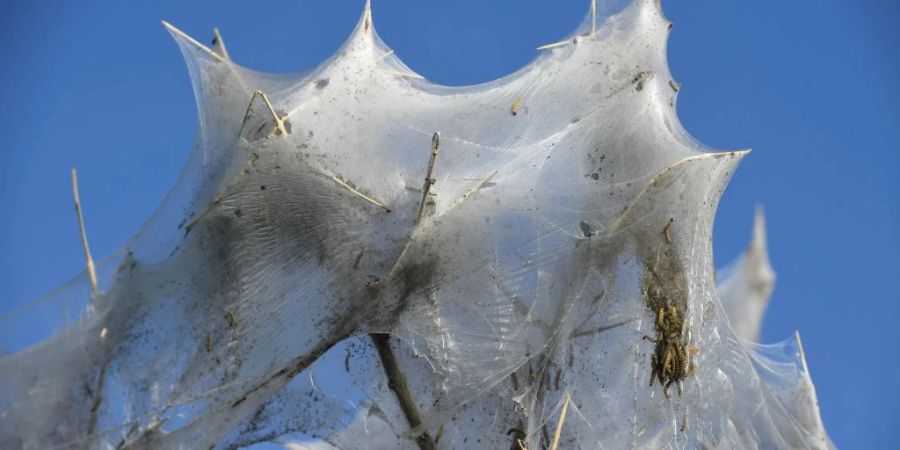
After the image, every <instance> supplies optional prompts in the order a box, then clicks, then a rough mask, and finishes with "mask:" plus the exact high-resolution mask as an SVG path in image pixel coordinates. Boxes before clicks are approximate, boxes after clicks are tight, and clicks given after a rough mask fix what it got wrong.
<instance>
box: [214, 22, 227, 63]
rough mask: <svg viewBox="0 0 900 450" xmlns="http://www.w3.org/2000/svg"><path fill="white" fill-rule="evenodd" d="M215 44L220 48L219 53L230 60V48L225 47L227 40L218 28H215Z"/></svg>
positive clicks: (217, 48)
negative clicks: (224, 39) (223, 38)
mask: <svg viewBox="0 0 900 450" xmlns="http://www.w3.org/2000/svg"><path fill="white" fill-rule="evenodd" d="M213 45H214V46H215V47H216V50H218V53H219V54H220V55H222V57H223V58H225V59H228V60H230V59H231V57H230V56H228V49H227V48H225V41H223V40H222V35H221V34H219V29H218V28H213Z"/></svg>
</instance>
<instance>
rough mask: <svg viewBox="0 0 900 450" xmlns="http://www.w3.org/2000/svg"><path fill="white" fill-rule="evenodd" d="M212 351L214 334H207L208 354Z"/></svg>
mask: <svg viewBox="0 0 900 450" xmlns="http://www.w3.org/2000/svg"><path fill="white" fill-rule="evenodd" d="M211 351H212V333H206V352H207V353H209V352H211Z"/></svg>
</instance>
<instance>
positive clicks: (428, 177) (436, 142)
mask: <svg viewBox="0 0 900 450" xmlns="http://www.w3.org/2000/svg"><path fill="white" fill-rule="evenodd" d="M440 152H441V136H440V134H438V133H434V135H432V136H431V159H430V160H429V161H428V171H427V172H426V173H425V185H424V186H422V201H420V202H419V214H418V215H416V223H419V221H420V220H422V213H423V212H425V201H426V200H428V191H430V190H431V186H432V185H434V182H435V179H434V176H433V175H434V164H435V163H436V162H437V157H438V154H439V153H440Z"/></svg>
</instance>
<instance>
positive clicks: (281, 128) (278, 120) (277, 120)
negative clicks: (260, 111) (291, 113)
mask: <svg viewBox="0 0 900 450" xmlns="http://www.w3.org/2000/svg"><path fill="white" fill-rule="evenodd" d="M256 96H260V97H262V99H263V102H265V103H266V107H267V108H268V109H269V112H270V113H272V117H273V118H274V119H275V128H276V129H277V130H278V134H280V135H282V136H285V135H287V130H285V129H284V121H282V120H281V117H278V113H276V112H275V108H274V107H272V102H270V101H269V97H268V96H267V95H266V94H265V93H264V92H263V91H260V90H257V91H256V92H254V93H253V95H252V96H250V103H249V104H248V105H247V111H245V112H244V119H243V120H241V129H243V128H244V125H245V124H246V123H247V119H249V118H250V109H252V108H253V100H256Z"/></svg>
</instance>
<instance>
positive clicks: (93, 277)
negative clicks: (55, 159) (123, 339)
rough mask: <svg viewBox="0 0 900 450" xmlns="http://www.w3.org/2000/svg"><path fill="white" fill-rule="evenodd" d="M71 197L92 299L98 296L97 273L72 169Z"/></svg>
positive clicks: (76, 182)
mask: <svg viewBox="0 0 900 450" xmlns="http://www.w3.org/2000/svg"><path fill="white" fill-rule="evenodd" d="M72 197H73V198H74V200H75V214H76V215H77V216H78V228H79V229H80V230H81V248H82V249H84V261H85V265H86V266H87V273H88V279H89V280H90V282H91V293H92V295H93V296H94V297H96V296H97V295H99V294H100V289H99V288H98V287H97V272H96V271H95V270H94V258H91V249H90V247H88V239H87V231H85V229H84V217H83V216H82V214H81V200H80V199H79V197H78V172H77V171H76V170H75V168H74V167H73V168H72Z"/></svg>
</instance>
